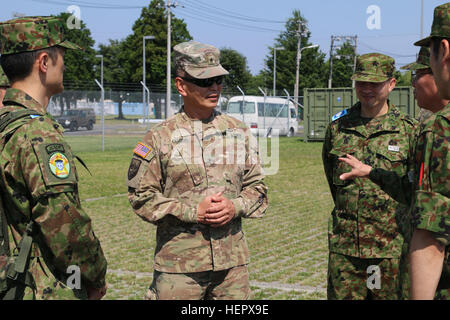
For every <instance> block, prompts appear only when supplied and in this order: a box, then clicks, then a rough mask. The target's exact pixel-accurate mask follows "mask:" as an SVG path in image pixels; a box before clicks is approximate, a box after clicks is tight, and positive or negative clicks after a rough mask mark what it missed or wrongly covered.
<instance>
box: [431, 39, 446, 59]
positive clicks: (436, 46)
mask: <svg viewBox="0 0 450 320" xmlns="http://www.w3.org/2000/svg"><path fill="white" fill-rule="evenodd" d="M442 40H447V41H448V42H449V43H450V39H449V38H432V39H431V43H430V47H431V44H433V54H434V55H435V56H437V55H438V54H439V47H440V46H441V41H442Z"/></svg>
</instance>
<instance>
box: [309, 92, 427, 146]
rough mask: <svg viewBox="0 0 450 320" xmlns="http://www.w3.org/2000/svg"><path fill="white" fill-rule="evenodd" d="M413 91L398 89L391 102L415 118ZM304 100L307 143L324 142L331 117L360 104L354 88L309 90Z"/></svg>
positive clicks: (415, 108) (416, 110)
mask: <svg viewBox="0 0 450 320" xmlns="http://www.w3.org/2000/svg"><path fill="white" fill-rule="evenodd" d="M413 90H414V89H413V88H412V87H396V88H394V90H393V91H392V92H391V93H390V95H389V101H390V102H391V103H392V104H394V105H395V106H396V107H398V108H399V109H400V110H401V111H402V112H405V113H407V114H409V115H410V116H411V117H414V118H415V117H416V115H418V106H417V103H416V101H415V99H414V91H413ZM303 99H304V103H305V104H304V107H305V109H304V117H303V120H304V122H303V125H304V135H305V137H304V139H305V141H323V140H324V139H325V131H326V130H327V126H328V124H329V123H330V121H331V117H333V115H335V114H336V113H338V112H340V111H342V110H344V109H348V108H350V107H351V106H352V105H354V104H355V103H356V102H358V98H357V97H356V92H355V89H354V88H331V89H328V88H307V89H304V90H303Z"/></svg>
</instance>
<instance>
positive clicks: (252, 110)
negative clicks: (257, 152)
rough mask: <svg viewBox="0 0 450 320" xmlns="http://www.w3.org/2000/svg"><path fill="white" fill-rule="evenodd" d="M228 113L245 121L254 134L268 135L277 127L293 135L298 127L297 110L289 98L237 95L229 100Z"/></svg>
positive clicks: (283, 132) (281, 133)
mask: <svg viewBox="0 0 450 320" xmlns="http://www.w3.org/2000/svg"><path fill="white" fill-rule="evenodd" d="M243 105H244V107H242V106H243ZM227 114H228V115H230V116H232V117H234V118H236V119H238V120H241V121H242V122H244V123H245V124H246V125H247V126H248V127H249V128H250V130H251V131H252V133H253V134H254V135H259V136H266V135H267V133H269V134H270V130H274V129H276V130H278V133H279V135H286V136H288V137H292V136H293V135H294V134H295V133H296V132H297V129H298V121H297V110H296V108H295V106H294V103H293V102H292V101H289V100H288V99H283V98H275V97H266V99H265V101H264V97H260V96H245V99H244V97H243V96H235V97H232V98H230V100H228V105H227Z"/></svg>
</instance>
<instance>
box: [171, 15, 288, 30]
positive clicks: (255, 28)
mask: <svg viewBox="0 0 450 320" xmlns="http://www.w3.org/2000/svg"><path fill="white" fill-rule="evenodd" d="M176 13H177V16H180V17H188V18H191V19H196V20H200V21H203V22H207V23H211V24H214V25H219V26H223V27H226V28H231V29H236V30H240V31H254V32H277V33H278V32H281V30H274V29H267V28H258V27H253V26H247V25H242V24H236V23H233V24H227V23H222V22H218V21H217V20H216V19H211V18H205V17H199V16H198V15H190V14H188V13H186V12H183V11H178V10H177V11H176Z"/></svg>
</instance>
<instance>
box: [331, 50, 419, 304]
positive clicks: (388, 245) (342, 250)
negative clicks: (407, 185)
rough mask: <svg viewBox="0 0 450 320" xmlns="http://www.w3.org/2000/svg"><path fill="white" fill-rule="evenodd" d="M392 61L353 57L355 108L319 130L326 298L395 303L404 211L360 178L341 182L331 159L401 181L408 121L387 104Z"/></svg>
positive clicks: (410, 133) (338, 165)
mask: <svg viewBox="0 0 450 320" xmlns="http://www.w3.org/2000/svg"><path fill="white" fill-rule="evenodd" d="M394 70H395V61H394V59H392V58H391V57H389V56H386V55H382V54H378V53H369V54H365V55H362V56H360V57H358V59H357V67H356V72H355V74H354V75H353V76H352V80H355V81H356V83H355V88H356V94H357V96H358V99H359V102H358V103H356V104H355V105H354V106H353V107H351V108H350V109H347V110H344V111H342V112H340V113H339V114H337V115H335V116H334V117H333V119H332V122H331V123H330V125H329V126H328V128H327V132H326V137H325V142H324V146H323V163H324V169H325V173H326V176H327V180H328V184H329V186H330V190H331V194H332V196H333V200H334V204H335V207H334V209H333V212H332V213H331V217H330V219H329V227H328V241H329V251H330V252H329V262H328V289H327V293H328V298H329V299H402V298H403V293H402V292H404V291H405V289H404V288H403V287H402V285H403V284H402V283H403V282H404V281H403V279H404V277H403V276H402V274H401V272H400V266H401V264H402V252H403V253H405V254H406V250H405V247H404V233H405V230H403V228H402V222H403V219H404V218H405V216H406V209H407V206H406V205H405V204H400V203H398V202H397V201H395V200H394V199H392V198H391V197H390V196H389V195H388V194H387V193H385V192H383V191H382V190H381V188H380V187H379V186H377V185H376V184H374V183H373V182H371V181H370V180H368V179H359V178H357V179H354V180H352V181H343V180H341V179H340V178H339V177H340V175H341V174H342V173H344V172H346V171H349V170H348V169H349V168H350V167H349V166H348V165H346V164H345V163H343V162H341V161H339V160H338V159H339V158H341V157H343V156H345V155H346V154H351V155H353V156H355V157H356V158H360V159H364V161H365V162H366V163H369V164H371V165H374V166H377V167H381V168H385V169H388V170H393V171H396V172H398V173H399V174H406V170H407V168H408V163H407V159H408V151H409V150H410V146H411V145H412V144H413V142H414V127H415V124H416V120H414V119H412V118H410V117H409V116H407V115H405V114H403V113H401V112H400V111H399V110H398V109H397V108H396V107H395V106H393V105H392V104H391V103H390V102H389V100H388V95H389V93H390V92H391V91H392V90H393V89H394V87H395V84H396V81H395V78H393V72H394Z"/></svg>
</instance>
